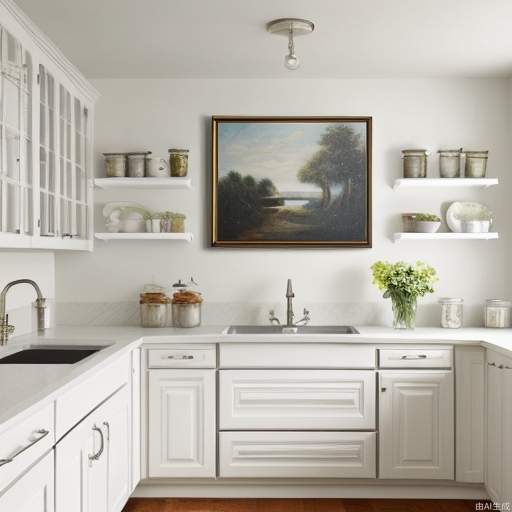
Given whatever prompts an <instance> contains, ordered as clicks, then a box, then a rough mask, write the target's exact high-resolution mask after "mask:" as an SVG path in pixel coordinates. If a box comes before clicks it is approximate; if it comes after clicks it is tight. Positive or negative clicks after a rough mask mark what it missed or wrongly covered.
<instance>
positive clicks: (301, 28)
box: [267, 18, 315, 70]
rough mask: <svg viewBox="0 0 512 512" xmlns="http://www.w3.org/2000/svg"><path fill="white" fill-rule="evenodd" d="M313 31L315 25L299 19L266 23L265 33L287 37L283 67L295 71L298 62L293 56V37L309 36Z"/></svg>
mask: <svg viewBox="0 0 512 512" xmlns="http://www.w3.org/2000/svg"><path fill="white" fill-rule="evenodd" d="M313 30H315V24H314V23H313V22H312V21H309V20H303V19H300V18H279V19H278V20H273V21H269V22H268V23H267V32H270V33H271V34H278V35H282V36H287V37H288V54H287V55H286V56H285V58H284V65H285V66H286V67H287V68H288V69H292V70H293V69H297V68H298V67H299V64H300V61H299V58H298V57H297V55H295V45H294V41H293V38H294V36H303V35H305V34H311V32H313Z"/></svg>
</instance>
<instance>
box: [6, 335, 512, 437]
mask: <svg viewBox="0 0 512 512" xmlns="http://www.w3.org/2000/svg"><path fill="white" fill-rule="evenodd" d="M356 328H357V330H358V331H359V333H360V334H343V335H332V334H331V335H325V334H322V335H310V334H307V335H305V334H287V335H283V334H277V335H271V334H265V335H263V334H257V335H253V334H251V335H245V334H244V335H240V334H236V335H231V334H223V332H224V330H225V329H226V327H225V326H205V327H198V328H194V329H175V328H165V329H144V328H142V327H57V328H55V329H50V330H48V331H47V332H46V333H45V335H44V336H37V335H26V336H20V337H16V338H13V339H11V341H10V342H9V345H8V346H7V347H3V348H0V356H2V355H5V354H8V353H10V352H15V351H18V350H20V348H22V347H26V346H27V345H35V344H42V345H48V344H58V345H62V344H66V345H71V344H75V345H107V348H105V349H103V350H100V351H99V352H98V353H96V354H94V355H93V356H90V357H88V358H86V359H84V360H83V361H80V362H78V363H76V364H74V365H46V364H43V365H18V364H17V365H14V364H13V365H9V364H6V365H0V431H2V430H3V429H4V428H7V427H8V426H9V425H10V424H11V423H12V422H13V421H17V419H18V417H19V416H21V415H23V416H24V415H25V414H29V413H30V412H31V411H32V410H33V409H35V408H36V407H38V406H39V405H40V404H41V403H43V402H44V403H47V402H48V401H50V400H54V399H55V397H56V396H57V395H58V394H60V393H63V392H64V391H65V390H66V389H68V388H69V387H71V386H73V385H75V384H76V383H78V382H79V381H81V380H83V379H84V378H87V377H88V376H89V375H90V374H92V373H94V372H95V371H97V370H98V369H100V368H102V367H103V366H105V365H106V364H109V363H110V362H111V361H113V360H114V359H115V358H117V357H118V356H119V355H121V354H123V353H126V352H127V351H130V350H132V349H133V348H136V347H138V346H140V345H141V344H142V343H146V344H161V343H230V342H231V343H233V342H235V343H240V342H242V343H255V342H260V343H261V342H263V343H275V342H280V343H319V342H327V343H370V344H371V343H375V344H377V343H380V344H382V343H401V344H404V343H429V344H440V343H445V344H446V343H449V344H455V345H482V346H484V347H486V348H489V349H493V350H496V351H498V352H501V353H503V354H504V355H507V356H512V329H485V328H463V329H442V328H417V329H415V330H396V329H392V328H390V327H356Z"/></svg>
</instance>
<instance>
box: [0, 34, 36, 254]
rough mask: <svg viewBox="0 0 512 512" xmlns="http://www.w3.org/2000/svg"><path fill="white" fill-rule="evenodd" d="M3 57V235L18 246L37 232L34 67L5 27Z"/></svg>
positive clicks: (0, 96) (0, 81) (0, 148)
mask: <svg viewBox="0 0 512 512" xmlns="http://www.w3.org/2000/svg"><path fill="white" fill-rule="evenodd" d="M0 56H1V59H0V72H1V74H0V235H3V236H4V237H7V239H8V240H9V242H10V243H9V245H10V244H12V245H14V246H16V245H17V241H19V242H20V244H22V241H23V239H24V238H25V237H27V236H31V235H33V233H34V188H33V175H34V173H33V157H32V140H33V115H32V114H33V112H32V92H33V78H34V76H33V64H32V56H31V54H30V53H29V52H28V51H27V50H26V49H24V48H23V47H22V46H21V44H20V43H19V41H18V40H17V39H16V38H15V37H13V35H12V34H10V33H9V32H8V31H7V30H6V29H5V28H4V27H0ZM12 235H16V236H12Z"/></svg>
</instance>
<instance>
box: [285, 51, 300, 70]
mask: <svg viewBox="0 0 512 512" xmlns="http://www.w3.org/2000/svg"><path fill="white" fill-rule="evenodd" d="M284 65H285V66H286V67H287V68H288V69H291V70H294V69H297V68H298V67H299V66H300V60H299V57H297V55H295V54H294V53H289V54H288V55H286V56H285V58H284Z"/></svg>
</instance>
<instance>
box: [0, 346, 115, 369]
mask: <svg viewBox="0 0 512 512" xmlns="http://www.w3.org/2000/svg"><path fill="white" fill-rule="evenodd" d="M104 348H105V346H99V347H98V346H91V345H85V346H84V345H82V346H78V345H76V346H75V345H44V346H43V345H32V346H30V347H27V348H25V349H23V350H20V351H18V352H14V353H13V354H9V355H7V356H5V357H2V358H0V364H74V363H78V362H79V361H82V360H83V359H85V358H86V357H89V356H91V355H92V354H95V353H96V352H99V351H100V350H102V349H104Z"/></svg>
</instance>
